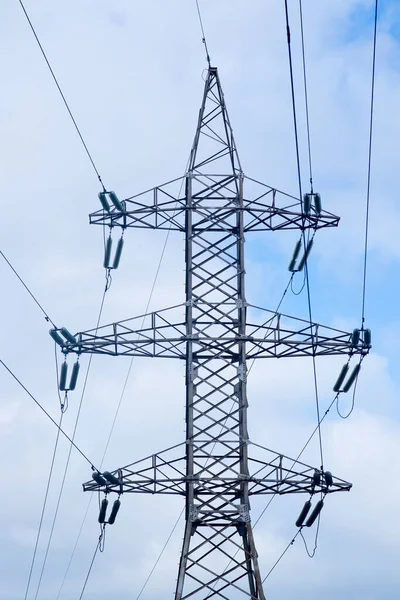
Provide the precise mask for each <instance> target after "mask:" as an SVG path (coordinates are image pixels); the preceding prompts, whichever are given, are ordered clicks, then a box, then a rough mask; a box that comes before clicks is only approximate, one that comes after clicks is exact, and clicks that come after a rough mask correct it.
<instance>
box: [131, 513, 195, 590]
mask: <svg viewBox="0 0 400 600" xmlns="http://www.w3.org/2000/svg"><path fill="white" fill-rule="evenodd" d="M184 510H185V507H183V508H182V510H181V512H180V514H179V517H178V518H177V520H176V521H175V524H174V526H173V528H172V529H171V532H170V534H169V536H168V537H167V541H166V542H165V544H164V546H163V547H162V549H161V552H160V554H159V555H158V557H157V559H156V562H155V563H154V565H153V567H152V569H151V571H150V573H149V574H148V576H147V579H146V581H145V582H144V584H143V587H142V589H141V590H140V592H139V594H138V595H137V596H136V600H139V598H140V596H141V595H142V593H143V591H144V589H145V587H146V585H147V584H148V582H149V581H150V578H151V576H152V575H153V573H154V571H155V569H156V567H157V565H158V563H159V562H160V559H161V557H162V555H163V554H164V551H165V549H166V547H167V545H168V543H169V541H170V539H171V537H172V535H173V533H174V531H175V529H176V527H177V525H178V523H179V521H180V520H181V517H182V515H183V512H184Z"/></svg>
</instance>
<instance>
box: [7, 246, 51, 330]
mask: <svg viewBox="0 0 400 600" xmlns="http://www.w3.org/2000/svg"><path fill="white" fill-rule="evenodd" d="M0 254H1V256H2V257H3V258H4V260H5V261H6V263H7V264H8V266H9V267H10V269H11V270H12V271H13V273H14V274H15V275H16V276H17V278H18V279H19V281H20V282H21V283H22V285H23V286H24V288H25V289H26V291H27V292H28V294H29V295H30V296H31V298H32V299H33V300H34V302H36V304H37V306H38V307H39V308H40V310H41V311H42V313H43V314H44V316H45V319H46V321H49V322H50V323H51V324H52V325H53V327H54V329H57V327H56V325H55V324H54V322H53V321H52V319H50V317H49V315H48V314H47V312H46V311H45V310H44V308H43V306H42V305H41V304H40V302H39V300H38V299H37V298H36V296H35V295H34V294H33V292H31V290H30V289H29V287H28V286H27V285H26V283H25V281H24V280H23V279H22V277H21V276H20V275H19V274H18V272H17V270H16V269H15V268H14V267H13V266H12V264H11V263H10V261H9V260H8V258H7V256H6V255H5V254H4V252H2V251H1V250H0Z"/></svg>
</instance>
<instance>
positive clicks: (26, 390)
mask: <svg viewBox="0 0 400 600" xmlns="http://www.w3.org/2000/svg"><path fill="white" fill-rule="evenodd" d="M0 363H1V364H2V365H3V367H4V368H5V369H6V370H7V371H8V372H9V373H10V375H11V377H13V378H14V379H15V381H16V382H17V383H18V385H20V386H21V387H22V389H23V390H24V391H25V392H26V393H27V394H28V396H29V397H30V398H32V400H33V401H34V402H35V403H36V404H37V405H38V407H39V408H40V410H41V411H43V412H44V414H45V415H46V417H47V418H48V419H50V421H51V422H52V423H53V425H55V426H56V427H57V429H58V430H59V431H60V433H62V434H63V436H64V437H65V438H67V440H68V441H69V442H71V444H72V445H73V446H74V448H75V450H77V451H78V452H79V454H80V455H81V456H83V458H84V459H85V460H86V461H87V462H88V463H89V465H90V467H91V468H92V470H94V471H96V470H97V469H96V468H95V467H94V465H93V463H92V461H91V460H89V459H88V457H87V456H86V454H85V453H84V452H82V450H81V449H80V448H79V446H77V445H76V444H75V442H74V441H73V440H72V439H71V438H70V437H69V435H68V434H67V433H65V431H64V430H63V429H62V427H60V425H58V423H57V422H56V421H55V420H54V419H53V417H52V416H50V414H49V413H48V412H47V410H46V409H45V408H44V407H43V406H42V405H41V404H40V402H39V401H38V400H36V398H35V396H34V395H33V394H31V392H30V391H29V390H28V389H27V388H26V387H25V386H24V384H23V383H22V381H21V380H20V379H18V377H17V376H16V375H15V374H14V373H13V372H12V371H11V369H10V368H9V367H8V366H7V365H6V363H5V362H4V361H3V360H2V359H1V358H0Z"/></svg>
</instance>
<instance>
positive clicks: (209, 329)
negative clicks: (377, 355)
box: [63, 303, 370, 362]
mask: <svg viewBox="0 0 400 600" xmlns="http://www.w3.org/2000/svg"><path fill="white" fill-rule="evenodd" d="M197 306H200V303H198V304H197ZM214 306H218V305H213V304H212V303H201V308H202V311H201V312H202V316H201V317H200V318H198V319H196V320H195V321H194V323H193V332H192V334H191V335H190V336H189V335H188V334H187V331H186V325H185V322H184V310H185V305H178V306H175V307H172V308H170V309H165V310H162V311H158V312H152V313H148V314H145V315H141V316H139V317H135V318H133V319H127V320H124V321H119V322H117V323H112V324H110V325H104V326H103V327H99V328H98V329H90V330H88V331H84V332H80V333H77V334H75V336H73V341H65V343H64V344H63V352H65V353H68V352H75V353H77V354H81V353H91V354H108V355H113V356H120V355H122V356H143V357H162V358H180V359H184V358H185V356H186V343H187V342H189V341H191V342H192V343H193V360H194V362H196V361H197V360H199V359H207V358H215V357H216V356H218V357H219V358H222V359H226V360H231V361H232V362H235V361H236V360H237V359H238V344H239V343H242V342H245V343H246V357H247V358H248V359H252V358H285V357H296V356H324V355H339V354H349V353H351V354H361V355H364V354H367V353H368V352H369V349H370V346H369V345H367V343H365V341H364V338H363V335H360V337H359V339H358V341H357V344H356V345H355V344H354V343H353V341H352V334H350V333H347V332H345V331H341V330H338V329H333V328H331V327H326V326H323V325H320V324H318V323H310V322H309V321H305V320H303V319H297V318H294V317H289V316H287V315H283V314H280V313H276V312H272V311H267V310H265V309H259V308H257V307H251V308H252V309H253V311H254V312H256V311H258V313H259V314H258V316H259V317H260V316H261V317H262V319H263V322H262V323H261V324H257V323H247V325H246V334H245V335H238V333H237V322H236V321H235V319H234V318H233V317H232V316H230V314H229V313H230V312H231V311H229V310H226V312H225V315H223V313H221V315H222V316H221V319H220V320H219V321H218V322H217V323H215V322H214V321H213V319H212V318H211V317H207V311H208V310H211V309H212V308H213V307H214Z"/></svg>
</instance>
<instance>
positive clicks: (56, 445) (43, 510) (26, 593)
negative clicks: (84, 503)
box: [24, 412, 64, 600]
mask: <svg viewBox="0 0 400 600" xmlns="http://www.w3.org/2000/svg"><path fill="white" fill-rule="evenodd" d="M63 416H64V413H63V412H61V417H60V422H59V425H58V430H57V436H56V441H55V444H54V450H53V456H52V459H51V464H50V471H49V475H48V477H47V485H46V491H45V494H44V500H43V506H42V512H41V515H40V521H39V527H38V532H37V535H36V541H35V548H34V550H33V556H32V562H31V567H30V570H29V576H28V581H27V584H26V590H25V596H24V600H26V598H27V597H28V591H29V586H30V583H31V578H32V572H33V567H34V564H35V560H36V553H37V549H38V543H39V538H40V533H41V531H42V525H43V517H44V512H45V510H46V505H47V498H48V495H49V489H50V482H51V478H52V475H53V468H54V461H55V458H56V454H57V448H58V440H59V438H60V430H61V424H62V420H63Z"/></svg>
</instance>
